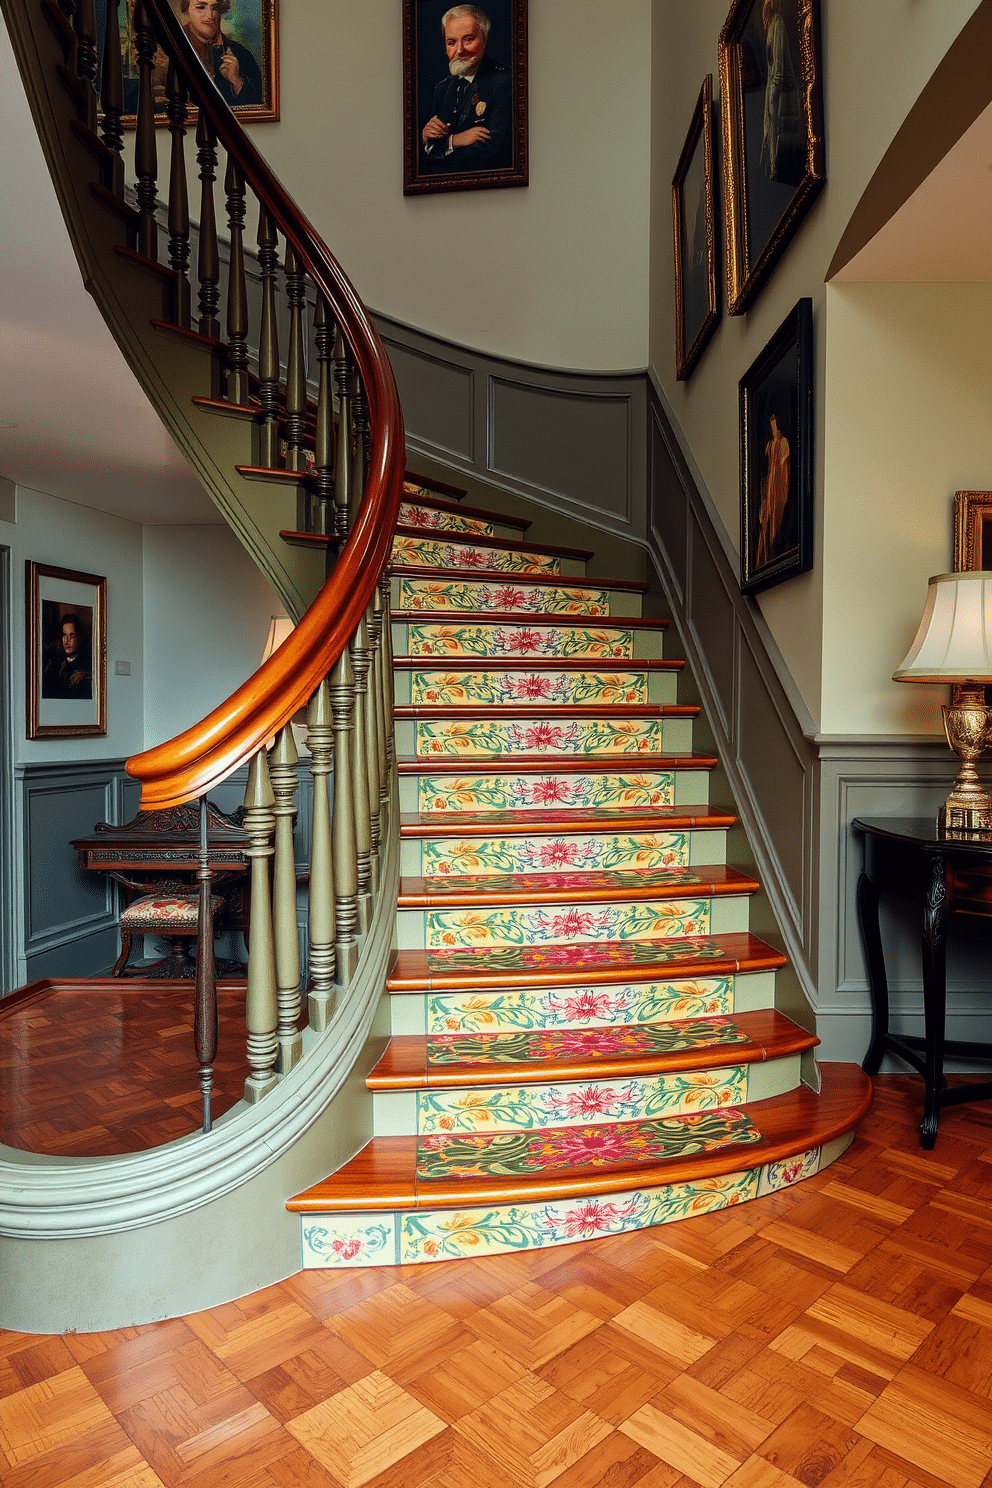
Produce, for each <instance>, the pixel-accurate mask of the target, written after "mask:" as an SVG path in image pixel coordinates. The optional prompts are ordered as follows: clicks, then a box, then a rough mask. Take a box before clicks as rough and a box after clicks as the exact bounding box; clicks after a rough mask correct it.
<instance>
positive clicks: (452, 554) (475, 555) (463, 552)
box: [448, 548, 486, 568]
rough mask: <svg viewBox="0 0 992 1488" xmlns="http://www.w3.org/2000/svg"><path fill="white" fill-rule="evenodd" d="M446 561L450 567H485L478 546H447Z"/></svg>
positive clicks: (482, 554) (484, 560) (483, 558)
mask: <svg viewBox="0 0 992 1488" xmlns="http://www.w3.org/2000/svg"><path fill="white" fill-rule="evenodd" d="M448 563H449V565H450V567H452V568H485V566H486V558H485V554H484V553H480V552H479V550H478V548H462V549H459V548H449V549H448Z"/></svg>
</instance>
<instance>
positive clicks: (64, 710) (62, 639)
mask: <svg viewBox="0 0 992 1488" xmlns="http://www.w3.org/2000/svg"><path fill="white" fill-rule="evenodd" d="M24 581H25V582H24V590H25V598H26V603H27V625H26V630H25V635H26V638H27V689H26V696H27V736H28V738H29V739H59V738H61V739H74V738H84V737H85V736H86V735H87V734H105V733H106V732H107V581H106V579H101V578H99V577H98V576H97V575H96V574H88V573H77V572H76V570H75V569H72V568H51V567H49V565H48V564H45V563H32V562H30V561H28V563H27V565H26V569H25V575H24Z"/></svg>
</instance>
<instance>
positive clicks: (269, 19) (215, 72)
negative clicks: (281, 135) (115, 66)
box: [97, 0, 279, 129]
mask: <svg viewBox="0 0 992 1488" xmlns="http://www.w3.org/2000/svg"><path fill="white" fill-rule="evenodd" d="M107 3H114V0H97V9H98V11H99V10H100V9H101V5H105V4H107ZM116 3H117V13H118V23H119V26H120V34H121V55H122V60H123V63H124V117H123V119H122V121H121V122H122V123H123V125H124V127H125V128H126V129H133V128H134V125H135V118H136V115H137V111H138V83H139V72H138V58H137V53H136V52H135V47H134V7H135V0H116ZM170 4H171V6H172V9H173V10H174V11H175V13H176V15H177V16H178V17H179V20H180V21H181V23H182V25H183V27H184V29H185V31H186V33H187V35H188V36H189V39H190V41H191V42H192V43H193V46H194V48H195V50H196V52H197V53H198V55H199V57H200V60H201V61H202V63H203V65H204V67H206V69H207V71H208V72H209V73H210V75H211V77H212V78H213V80H214V82H215V83H216V84H217V87H218V88H219V89H220V92H221V96H222V97H223V99H224V101H225V102H226V103H228V104H230V106H231V108H232V109H233V110H234V112H235V114H237V116H238V118H239V119H240V120H241V122H242V123H244V124H247V123H250V122H256V123H257V122H265V121H266V120H273V119H278V118H279V0H170ZM97 21H98V35H100V36H102V35H103V30H102V25H101V24H100V16H99V15H98V17H97ZM168 71H169V68H168V63H167V61H166V57H165V53H164V52H163V51H162V50H161V49H159V51H158V52H157V53H156V56H155V70H154V72H153V74H152V81H153V86H154V90H155V113H156V116H157V118H158V120H159V121H160V123H161V125H162V126H163V127H165V126H166V124H167V122H168V121H167V119H166V115H165V110H166V102H167V100H166V96H165V85H166V80H167V77H168ZM196 118H197V110H196V109H195V108H194V107H193V106H192V105H191V106H190V109H189V119H190V122H191V123H195V121H196Z"/></svg>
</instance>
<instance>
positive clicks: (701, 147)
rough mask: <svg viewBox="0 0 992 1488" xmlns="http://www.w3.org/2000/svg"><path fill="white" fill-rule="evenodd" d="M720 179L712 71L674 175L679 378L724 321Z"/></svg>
mask: <svg viewBox="0 0 992 1488" xmlns="http://www.w3.org/2000/svg"><path fill="white" fill-rule="evenodd" d="M715 181H716V171H715V162H714V154H713V77H712V74H709V73H708V74H707V75H706V77H705V78H704V79H703V85H702V87H701V88H700V90H699V97H698V98H697V100H696V106H695V108H694V109H693V113H692V122H691V123H690V125H689V132H688V134H687V135H686V138H685V144H684V145H683V146H682V153H681V155H680V156H679V163H678V165H677V167H676V169H675V175H674V177H673V179H672V224H673V228H674V232H675V378H676V381H677V382H684V381H685V380H686V378H687V377H689V376H690V374H691V373H692V371H693V368H694V367H695V365H696V363H697V362H698V361H699V358H700V357H701V356H702V354H703V351H704V349H705V347H706V344H707V342H708V341H709V339H710V337H711V336H712V334H713V332H714V330H715V329H716V324H717V321H718V320H719V319H720V299H719V288H718V283H717V271H716V261H717V243H716V186H715Z"/></svg>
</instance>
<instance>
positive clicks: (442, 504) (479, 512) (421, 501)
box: [402, 488, 532, 536]
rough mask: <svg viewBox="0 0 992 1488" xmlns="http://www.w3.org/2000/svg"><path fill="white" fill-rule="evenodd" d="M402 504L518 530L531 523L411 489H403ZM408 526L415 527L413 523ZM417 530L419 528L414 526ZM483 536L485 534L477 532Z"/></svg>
mask: <svg viewBox="0 0 992 1488" xmlns="http://www.w3.org/2000/svg"><path fill="white" fill-rule="evenodd" d="M402 499H403V504H404V506H426V507H428V508H429V509H430V510H431V511H441V512H450V513H451V514H452V515H457V516H461V517H477V518H478V519H479V520H480V521H482V522H495V523H498V524H499V525H500V526H501V527H516V529H517V531H518V532H526V531H527V528H528V527H530V526H531V525H532V523H531V522H530V520H529V519H528V518H527V517H509V516H506V515H505V514H504V513H503V512H495V511H488V510H487V509H486V508H485V507H483V506H466V505H465V504H464V502H461V501H448V500H446V499H445V498H444V497H443V496H416V495H414V493H413V492H412V491H407V490H406V489H405V488H404V491H403V498H402ZM408 526H410V527H416V524H415V523H409V524H408ZM416 530H417V531H418V532H419V531H420V530H421V529H420V528H419V527H416ZM428 530H430V531H438V530H440V531H447V530H448V529H447V528H440V529H437V528H430V529H428ZM479 535H480V536H484V535H485V534H479Z"/></svg>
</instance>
